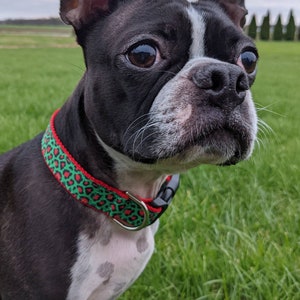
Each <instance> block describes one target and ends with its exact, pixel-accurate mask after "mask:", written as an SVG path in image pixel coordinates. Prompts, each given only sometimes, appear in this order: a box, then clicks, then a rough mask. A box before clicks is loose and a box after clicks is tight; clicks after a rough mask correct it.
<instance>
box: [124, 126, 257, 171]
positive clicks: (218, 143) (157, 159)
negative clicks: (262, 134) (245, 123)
mask: <svg viewBox="0 0 300 300" xmlns="http://www.w3.org/2000/svg"><path fill="white" fill-rule="evenodd" d="M253 144H254V140H252V139H250V138H245V137H241V136H240V135H238V134H236V133H234V132H232V131H230V130H226V129H222V130H221V129H220V130H216V131H214V132H212V133H210V134H209V135H207V136H199V137H197V138H195V139H193V140H191V139H186V140H184V139H181V140H180V142H178V143H177V144H173V143H171V142H165V143H164V142H162V141H160V143H154V145H150V146H149V145H143V147H142V149H143V151H138V150H139V149H136V151H135V152H131V151H129V152H127V153H124V154H125V155H126V156H128V157H130V158H131V159H132V160H134V161H136V162H139V163H143V164H149V165H156V166H164V167H165V168H167V169H169V170H170V172H181V171H186V170H188V169H191V168H193V167H196V166H198V165H201V164H211V165H219V166H229V165H235V164H237V163H238V162H240V161H242V160H245V159H247V158H249V156H250V155H251V153H252V150H253Z"/></svg>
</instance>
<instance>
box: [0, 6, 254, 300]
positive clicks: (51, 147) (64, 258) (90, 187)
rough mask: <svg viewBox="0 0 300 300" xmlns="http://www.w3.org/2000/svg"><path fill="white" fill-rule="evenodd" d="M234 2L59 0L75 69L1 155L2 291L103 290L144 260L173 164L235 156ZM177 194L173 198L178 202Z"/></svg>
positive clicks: (129, 278)
mask: <svg viewBox="0 0 300 300" xmlns="http://www.w3.org/2000/svg"><path fill="white" fill-rule="evenodd" d="M245 12H246V10H245V8H244V3H243V1H238V0H231V1H229V0H228V1H227V0H220V1H217V0H199V1H197V0H156V1H149V0H123V1H121V0H119V1H118V0H61V12H60V13H61V17H62V19H63V20H64V21H65V22H66V23H68V24H71V25H72V26H73V27H74V29H75V32H76V35H77V40H78V43H79V44H80V45H81V46H82V48H83V53H84V59H85V63H86V67H87V69H86V72H85V74H84V76H83V78H82V80H81V81H80V83H79V84H78V86H77V88H76V90H75V91H74V93H73V95H72V96H71V97H70V98H69V100H68V101H67V102H66V104H65V105H64V106H63V107H62V108H61V110H59V111H57V112H55V113H54V115H53V116H52V118H51V121H50V125H49V127H48V128H47V130H46V132H45V133H43V134H41V135H39V136H37V137H36V138H34V139H33V140H31V141H29V142H27V143H25V144H23V145H22V146H20V147H18V148H16V149H13V150H12V151H10V152H8V153H6V154H4V155H2V156H1V158H0V197H1V199H0V298H1V299H2V300H8V299H13V300H21V299H22V300H25V299H36V300H41V299H43V300H46V299H51V300H59V299H68V300H76V299H78V300H86V299H90V300H92V299H100V300H107V299H115V298H117V297H118V296H119V295H120V294H122V293H123V292H124V291H125V290H126V289H127V288H128V287H129V286H130V285H131V284H132V283H133V282H134V280H135V279H136V278H137V277H138V276H139V275H140V273H141V272H142V271H143V269H144V268H145V266H146V264H147V262H148V260H149V259H150V257H151V254H152V252H153V249H154V238H153V237H154V234H155V232H156V230H157V226H158V220H157V219H158V218H159V217H160V216H161V214H162V213H163V211H164V210H165V208H166V207H167V205H168V204H169V202H170V200H171V198H172V196H173V195H174V193H175V191H176V189H177V186H178V176H177V175H173V176H172V174H176V173H177V172H181V171H184V170H187V169H189V168H192V167H195V166H197V165H199V164H217V165H230V164H236V163H237V162H239V161H241V160H244V159H247V158H248V157H249V156H250V154H251V152H252V150H253V145H254V142H255V139H256V131H257V117H256V112H255V108H254V105H253V102H252V98H251V93H250V91H249V88H250V86H251V85H252V83H253V81H254V78H255V73H256V62H257V59H258V54H257V50H256V48H255V46H254V44H253V42H252V41H251V40H250V39H249V38H248V37H246V36H245V35H244V34H243V32H242V30H241V26H242V25H243V24H242V23H243V20H244V17H245ZM177 201H178V200H177Z"/></svg>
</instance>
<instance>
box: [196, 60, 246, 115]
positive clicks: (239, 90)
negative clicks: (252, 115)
mask: <svg viewBox="0 0 300 300" xmlns="http://www.w3.org/2000/svg"><path fill="white" fill-rule="evenodd" d="M192 79H193V82H194V83H195V84H196V85H197V86H198V87H199V88H200V89H201V90H203V91H204V92H205V93H206V95H207V96H208V100H209V102H210V103H211V104H214V105H216V106H219V107H221V108H229V109H233V108H235V107H236V106H238V105H240V104H241V103H242V102H243V101H244V100H245V97H246V91H247V90H249V82H248V77H247V76H246V74H245V73H244V72H243V71H242V70H241V68H240V67H238V66H235V65H231V64H223V63H213V64H205V65H202V66H201V67H199V68H198V69H197V70H196V71H195V73H194V74H193V76H192Z"/></svg>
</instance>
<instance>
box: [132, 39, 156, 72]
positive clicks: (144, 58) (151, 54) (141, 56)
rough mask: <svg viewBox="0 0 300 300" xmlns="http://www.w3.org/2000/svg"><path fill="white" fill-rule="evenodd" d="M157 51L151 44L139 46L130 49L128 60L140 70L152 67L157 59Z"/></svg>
mask: <svg viewBox="0 0 300 300" xmlns="http://www.w3.org/2000/svg"><path fill="white" fill-rule="evenodd" d="M157 52H158V51H157V49H156V48H155V47H153V46H152V45H149V44H139V45H137V46H134V47H133V48H131V49H129V51H128V52H127V55H126V56H127V59H128V60H129V61H130V62H131V63H132V64H133V65H135V66H137V67H139V68H150V67H152V66H153V65H154V64H155V62H156V58H157Z"/></svg>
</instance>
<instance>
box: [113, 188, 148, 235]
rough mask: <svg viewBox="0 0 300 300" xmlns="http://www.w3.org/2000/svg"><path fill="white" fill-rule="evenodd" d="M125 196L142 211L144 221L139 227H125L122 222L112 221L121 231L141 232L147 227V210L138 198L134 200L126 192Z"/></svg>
mask: <svg viewBox="0 0 300 300" xmlns="http://www.w3.org/2000/svg"><path fill="white" fill-rule="evenodd" d="M126 195H127V196H128V197H129V198H130V199H131V200H132V201H133V202H135V203H136V204H137V205H138V206H139V207H140V208H141V209H142V211H143V212H144V220H143V223H142V224H141V225H139V226H135V227H133V226H126V225H124V224H123V223H122V222H120V221H118V220H116V219H113V220H114V221H115V222H116V223H117V224H118V225H119V226H121V227H122V228H123V229H126V230H128V231H138V230H141V229H143V228H145V227H147V226H148V225H149V220H150V217H149V210H148V207H147V206H146V204H145V203H144V202H142V201H141V200H139V199H138V198H136V197H135V196H133V195H132V194H130V193H129V192H126Z"/></svg>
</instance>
